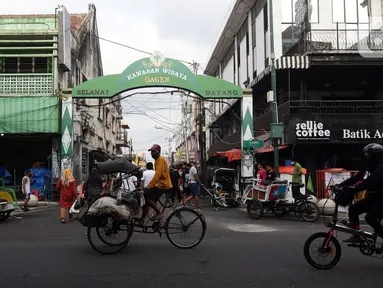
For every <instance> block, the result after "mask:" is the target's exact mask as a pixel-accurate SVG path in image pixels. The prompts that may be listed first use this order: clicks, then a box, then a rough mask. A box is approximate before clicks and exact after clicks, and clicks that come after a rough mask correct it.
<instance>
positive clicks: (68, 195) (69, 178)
mask: <svg viewBox="0 0 383 288" xmlns="http://www.w3.org/2000/svg"><path fill="white" fill-rule="evenodd" d="M56 189H57V190H58V191H60V207H61V211H60V212H61V213H60V214H61V223H62V224H65V223H66V221H65V214H66V211H67V210H68V211H69V209H70V207H72V205H73V203H74V201H76V199H77V198H78V197H77V186H76V181H75V179H74V177H73V175H72V170H71V169H69V168H67V169H65V170H64V173H63V175H62V177H61V178H60V179H59V181H58V182H57V185H56ZM69 219H73V216H72V215H71V214H70V213H69Z"/></svg>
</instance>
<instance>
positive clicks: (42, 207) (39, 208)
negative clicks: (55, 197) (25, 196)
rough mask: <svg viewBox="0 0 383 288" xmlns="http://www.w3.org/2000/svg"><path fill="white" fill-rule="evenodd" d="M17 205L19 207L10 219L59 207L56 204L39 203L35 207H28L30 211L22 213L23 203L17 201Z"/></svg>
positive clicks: (48, 202)
mask: <svg viewBox="0 0 383 288" xmlns="http://www.w3.org/2000/svg"><path fill="white" fill-rule="evenodd" d="M17 204H18V205H19V207H18V208H17V209H16V210H15V211H13V212H12V213H11V217H12V216H19V215H22V214H24V213H31V212H38V211H44V210H48V209H51V208H56V207H59V203H58V202H50V201H41V202H39V203H38V204H37V206H35V207H28V208H29V210H30V211H28V212H24V211H22V210H21V206H22V205H23V201H19V202H17Z"/></svg>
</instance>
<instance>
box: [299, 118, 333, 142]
mask: <svg viewBox="0 0 383 288" xmlns="http://www.w3.org/2000/svg"><path fill="white" fill-rule="evenodd" d="M295 136H296V139H297V140H330V137H331V131H330V130H329V129H325V126H324V124H323V123H321V122H317V121H305V122H300V123H297V124H296V125H295Z"/></svg>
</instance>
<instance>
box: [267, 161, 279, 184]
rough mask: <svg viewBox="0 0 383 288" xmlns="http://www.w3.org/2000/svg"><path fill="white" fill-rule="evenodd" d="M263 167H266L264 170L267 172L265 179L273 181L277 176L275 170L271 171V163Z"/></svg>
mask: <svg viewBox="0 0 383 288" xmlns="http://www.w3.org/2000/svg"><path fill="white" fill-rule="evenodd" d="M265 168H266V172H267V175H266V180H268V181H275V179H276V178H277V176H276V174H275V172H274V171H273V169H272V168H271V165H270V164H267V165H266V166H265Z"/></svg>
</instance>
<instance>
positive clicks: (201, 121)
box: [193, 62, 206, 181]
mask: <svg viewBox="0 0 383 288" xmlns="http://www.w3.org/2000/svg"><path fill="white" fill-rule="evenodd" d="M199 67H200V66H199V64H198V63H196V62H193V73H194V74H198V69H199ZM204 108H205V107H204V105H203V103H202V99H201V98H199V99H198V116H197V118H196V119H198V143H199V151H200V154H199V161H200V169H201V171H200V172H201V175H203V171H204V170H205V154H206V152H205V150H206V147H205V142H206V141H205V136H206V135H205V131H204V127H205V109H204ZM201 180H202V181H203V179H201Z"/></svg>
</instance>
